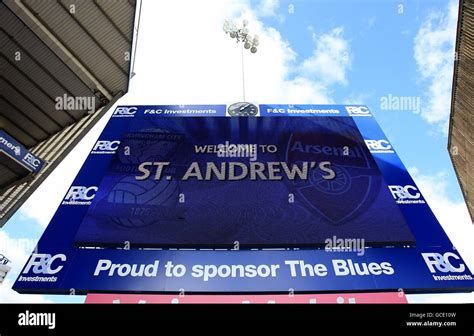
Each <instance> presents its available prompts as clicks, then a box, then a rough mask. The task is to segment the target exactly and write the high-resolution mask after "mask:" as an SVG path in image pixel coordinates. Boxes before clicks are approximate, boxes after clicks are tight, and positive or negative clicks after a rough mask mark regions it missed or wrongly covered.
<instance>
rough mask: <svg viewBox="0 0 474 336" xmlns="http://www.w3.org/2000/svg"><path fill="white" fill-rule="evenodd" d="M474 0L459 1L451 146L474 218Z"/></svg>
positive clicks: (450, 133) (449, 145) (458, 174)
mask: <svg viewBox="0 0 474 336" xmlns="http://www.w3.org/2000/svg"><path fill="white" fill-rule="evenodd" d="M473 128H474V1H473V0H461V1H460V3H459V18H458V31H457V40H456V57H455V63H454V77H453V93H452V100H451V117H450V123H449V142H448V149H449V152H450V156H451V160H452V162H453V165H454V169H455V171H456V175H457V177H458V180H459V183H460V185H461V188H462V190H463V193H464V198H465V200H466V203H467V207H468V209H469V212H470V214H471V218H473V219H474V129H473Z"/></svg>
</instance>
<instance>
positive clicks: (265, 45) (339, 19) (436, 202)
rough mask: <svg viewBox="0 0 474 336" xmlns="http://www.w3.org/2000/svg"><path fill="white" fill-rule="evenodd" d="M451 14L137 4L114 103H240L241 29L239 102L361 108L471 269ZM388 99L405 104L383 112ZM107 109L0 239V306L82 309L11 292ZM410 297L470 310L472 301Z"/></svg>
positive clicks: (300, 4)
mask: <svg viewBox="0 0 474 336" xmlns="http://www.w3.org/2000/svg"><path fill="white" fill-rule="evenodd" d="M457 6H458V4H457V1H448V0H444V1H441V0H419V1H418V0H410V1H408V0H405V1H389V0H359V1H351V0H318V1H314V0H311V1H310V0H298V1H294V0H293V1H283V0H280V1H279V0H255V1H252V0H242V1H237V0H219V1H217V0H214V1H213V0H201V1H192V0H188V1H184V0H172V1H171V0H170V1H168V0H166V1H164V0H158V1H157V0H143V9H142V16H141V25H140V30H139V37H138V48H137V54H136V58H135V66H134V72H135V73H136V75H135V76H134V77H133V78H132V79H131V82H130V91H129V93H128V94H127V95H126V96H125V97H123V98H122V99H120V100H119V102H118V104H120V105H127V104H130V105H139V104H140V105H146V104H150V105H159V104H168V103H169V104H200V103H202V104H222V103H225V104H229V103H233V102H236V101H240V100H242V82H241V66H240V65H241V58H240V57H241V53H240V48H239V46H237V45H236V42H235V40H232V39H230V38H229V37H228V36H227V35H226V34H225V33H224V31H223V30H222V24H223V22H224V20H225V19H227V18H229V19H233V20H234V21H235V22H236V23H237V24H238V25H241V22H242V20H243V19H247V20H248V21H249V27H248V28H249V31H250V34H252V35H254V34H258V35H259V37H260V46H259V51H258V52H257V53H256V54H250V53H248V52H246V53H245V54H244V62H245V79H246V99H247V100H248V101H251V102H254V103H257V104H258V103H269V104H276V103H281V104H290V103H291V104H303V103H312V104H324V103H336V104H364V105H367V106H369V108H370V109H371V111H372V113H373V114H374V115H375V117H376V119H377V121H378V123H379V124H380V126H381V127H382V129H383V130H384V132H385V134H386V135H387V137H388V139H389V140H390V142H391V144H392V145H393V146H394V148H395V149H396V150H397V153H398V155H399V156H400V158H401V160H402V161H403V163H404V164H405V166H406V167H408V169H409V171H410V173H411V175H412V177H413V178H414V180H415V182H416V184H417V185H418V187H419V188H420V190H421V192H422V194H423V195H424V197H425V199H426V200H427V201H428V204H429V205H430V206H431V208H432V210H433V212H434V213H435V215H436V217H437V218H438V220H439V221H440V223H441V225H442V226H443V228H444V229H445V231H446V232H447V234H448V236H449V237H450V239H451V241H452V242H453V244H454V245H455V246H456V248H457V249H458V251H459V252H460V254H461V255H462V256H463V258H464V260H465V261H466V263H467V264H468V266H469V267H470V269H471V270H473V269H474V244H472V241H473V239H474V226H473V225H472V222H471V219H470V217H469V214H468V212H467V208H466V206H465V204H464V201H463V197H462V194H461V192H460V188H459V185H458V183H457V180H456V176H455V173H454V170H453V167H452V164H451V161H450V158H449V155H448V151H447V127H448V120H449V113H450V100H451V84H452V71H453V60H454V47H455V37H456V24H457ZM397 99H405V101H409V102H411V104H408V105H407V106H401V107H398V108H397V106H395V105H394V104H387V101H392V102H394V101H396V100H397ZM112 110H113V108H112V109H111V111H112ZM111 111H109V112H108V113H107V115H106V116H105V117H104V118H102V120H100V122H99V123H98V124H97V125H96V126H95V127H94V128H93V130H92V131H91V132H90V133H89V134H88V135H87V136H86V137H85V138H84V139H83V140H82V141H81V143H80V144H79V145H78V146H77V148H76V149H75V150H74V151H73V152H72V153H70V154H69V155H68V156H67V158H66V159H65V160H64V161H63V162H62V163H61V164H60V165H59V167H58V168H57V169H56V170H55V171H54V172H53V173H52V174H51V175H50V176H49V177H48V179H47V180H46V181H45V182H44V183H43V185H41V186H40V187H39V188H38V189H37V191H36V192H35V193H34V194H33V195H32V197H31V198H30V199H29V200H28V201H27V202H26V203H25V204H24V206H23V207H22V208H21V209H20V211H19V212H17V214H16V215H15V216H14V217H13V218H12V219H11V220H10V222H9V223H8V224H7V225H6V226H5V227H4V229H3V230H2V231H0V247H2V250H4V249H5V251H8V257H9V258H10V259H12V260H14V264H13V269H12V271H11V273H10V275H9V276H8V278H7V279H6V281H5V282H4V283H3V285H0V302H83V301H84V297H74V296H51V295H49V296H48V295H20V294H17V293H16V292H14V291H13V290H12V289H11V286H12V283H13V281H14V279H15V278H16V276H17V275H18V273H19V272H20V270H21V267H22V266H23V265H24V263H25V262H26V259H27V257H28V255H29V253H30V252H31V250H32V249H33V247H34V245H35V244H36V242H37V240H38V239H39V237H40V236H41V234H42V232H43V231H44V229H45V227H46V225H47V224H48V222H49V220H50V219H51V217H52V216H53V215H54V212H55V210H56V208H57V207H58V205H59V204H60V202H61V199H62V198H63V196H64V194H65V193H66V191H67V189H68V188H69V186H70V184H71V182H72V180H73V178H74V177H75V175H76V174H77V172H78V171H79V169H80V167H81V165H82V163H83V162H84V160H85V158H86V157H87V154H88V152H89V151H90V149H91V148H92V146H93V144H94V143H95V140H96V139H97V138H98V136H99V134H100V132H101V130H102V129H103V127H104V126H105V124H106V122H107V119H108V118H109V117H110V114H111ZM4 246H6V248H4ZM407 297H408V300H409V302H474V293H470V294H466V293H462V294H442V295H441V294H438V295H408V296H407Z"/></svg>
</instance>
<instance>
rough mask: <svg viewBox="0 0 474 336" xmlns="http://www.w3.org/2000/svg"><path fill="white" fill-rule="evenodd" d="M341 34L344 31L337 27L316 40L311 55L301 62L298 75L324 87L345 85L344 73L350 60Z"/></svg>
mask: <svg viewBox="0 0 474 336" xmlns="http://www.w3.org/2000/svg"><path fill="white" fill-rule="evenodd" d="M343 33H344V29H343V28H342V27H337V28H334V29H333V30H332V31H331V32H330V33H328V34H324V35H321V36H320V37H319V38H316V47H315V49H314V51H313V54H312V56H311V57H309V58H308V59H306V60H304V61H303V63H302V64H301V66H300V68H299V70H298V71H299V73H301V74H302V75H303V76H305V77H307V78H313V79H314V80H318V81H321V82H322V83H323V84H326V85H332V84H347V78H346V73H347V70H348V69H349V68H350V66H351V59H350V57H349V42H348V41H347V40H345V39H344V38H343ZM313 39H314V36H313Z"/></svg>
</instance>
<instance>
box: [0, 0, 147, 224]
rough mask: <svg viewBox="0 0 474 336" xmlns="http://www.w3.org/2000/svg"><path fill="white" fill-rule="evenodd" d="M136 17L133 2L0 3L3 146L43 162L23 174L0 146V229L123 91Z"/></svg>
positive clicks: (8, 0)
mask: <svg viewBox="0 0 474 336" xmlns="http://www.w3.org/2000/svg"><path fill="white" fill-rule="evenodd" d="M136 12H137V2H136V1H135V0H114V1H107V0H92V1H90V0H57V1H41V0H3V1H2V2H1V3H0V17H1V20H0V68H1V71H0V131H1V135H2V139H4V138H5V139H9V140H8V141H7V140H3V141H4V148H6V150H8V149H9V148H8V146H10V149H11V148H13V149H15V150H16V152H15V153H17V154H19V153H20V149H24V150H26V151H28V153H27V155H29V157H30V158H33V159H34V160H37V161H38V162H39V161H40V160H41V161H42V163H43V164H42V168H41V169H40V170H37V171H34V170H28V169H25V165H24V164H23V165H22V164H19V162H16V161H15V160H14V156H15V155H8V153H6V151H5V150H3V151H2V150H1V148H0V227H2V226H3V225H4V224H5V223H6V222H7V220H8V219H9V218H10V217H11V216H12V215H13V214H14V213H15V211H16V210H18V209H19V208H20V207H21V205H22V204H23V203H24V202H25V200H26V199H28V197H29V196H30V195H31V194H32V193H33V192H34V191H35V189H36V188H37V187H38V186H39V185H40V184H41V183H42V182H43V181H44V180H45V179H46V178H47V176H48V175H49V174H50V173H51V172H52V171H53V170H54V168H55V167H56V166H58V164H59V163H60V162H61V161H62V160H63V158H64V157H65V156H66V155H67V154H68V153H69V152H70V151H71V150H72V149H73V148H74V147H75V146H76V144H77V143H78V142H79V141H80V140H81V139H82V137H83V136H84V135H85V134H86V133H87V132H88V131H89V130H90V129H91V128H92V127H93V125H94V124H95V123H96V122H97V121H98V120H99V119H100V118H101V116H103V115H104V114H105V113H106V112H107V110H108V109H109V108H110V107H111V106H112V105H113V104H114V103H115V102H116V101H117V100H118V99H119V98H120V97H122V96H123V95H124V94H125V93H126V92H127V91H128V85H129V80H130V77H131V73H132V71H131V70H132V69H131V68H132V66H131V64H133V56H134V55H133V50H134V49H135V48H134V36H135V35H136V34H135V33H136V32H137V29H134V27H135V19H136V18H137V22H138V17H139V16H137V17H136V15H135V14H136ZM86 103H87V104H86ZM15 144H16V145H15ZM20 163H21V162H20Z"/></svg>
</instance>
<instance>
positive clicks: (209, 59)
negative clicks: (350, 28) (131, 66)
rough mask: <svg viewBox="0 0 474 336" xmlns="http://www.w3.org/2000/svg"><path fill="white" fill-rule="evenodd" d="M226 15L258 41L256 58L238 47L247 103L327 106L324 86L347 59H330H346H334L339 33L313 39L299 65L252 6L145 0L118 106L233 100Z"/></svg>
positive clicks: (232, 49)
mask: <svg viewBox="0 0 474 336" xmlns="http://www.w3.org/2000/svg"><path fill="white" fill-rule="evenodd" d="M183 7H186V9H187V10H186V11H183V10H182V8H183ZM178 18H179V19H178ZM226 18H233V19H234V20H235V21H236V22H237V23H238V24H240V22H242V20H243V19H244V18H245V19H247V20H248V21H249V22H250V24H249V27H248V28H249V31H250V33H251V34H252V35H254V34H258V35H259V36H260V46H259V51H258V53H257V54H251V53H250V52H248V51H246V50H244V51H245V52H244V58H245V80H246V93H247V97H246V99H247V100H251V101H253V102H257V103H259V102H267V103H271V102H274V103H277V102H279V103H297V102H298V103H329V102H332V99H331V97H330V92H331V87H330V86H331V85H333V84H341V83H342V82H345V81H346V74H345V72H346V71H347V69H348V67H347V62H343V61H338V60H339V59H340V58H341V57H342V56H347V55H345V54H342V53H343V52H344V50H343V49H344V48H345V47H347V45H348V42H347V41H346V40H344V39H343V37H342V28H338V29H335V30H333V31H331V32H330V33H328V34H321V35H320V37H319V40H318V42H317V43H316V46H315V50H316V51H317V53H316V51H315V53H314V55H313V56H312V57H311V58H310V59H308V60H307V61H306V63H305V61H304V60H303V62H302V63H299V62H297V55H296V53H295V51H294V50H293V49H292V48H291V46H290V44H289V42H288V41H286V40H285V39H284V38H283V37H282V36H281V34H280V33H279V32H278V31H277V30H276V29H274V28H272V27H269V26H265V25H264V24H263V23H262V22H261V21H260V20H259V11H258V8H257V9H251V7H250V5H249V2H248V1H241V2H235V1H232V0H224V1H219V2H218V4H216V2H215V1H209V0H207V1H199V2H197V1H183V0H181V1H162V2H158V1H149V2H144V4H143V13H142V26H141V29H140V40H139V50H138V54H137V63H136V66H135V72H136V73H137V75H136V77H134V78H133V81H132V88H131V89H132V90H131V92H130V93H129V94H128V95H127V96H126V97H125V99H126V101H129V102H134V103H136V102H141V103H143V104H145V103H150V104H160V103H171V104H191V103H231V102H235V101H239V100H241V99H242V82H241V80H242V79H241V78H242V73H241V50H240V46H239V45H237V43H236V42H235V40H232V39H230V38H229V37H228V36H227V35H226V34H224V32H223V31H222V29H221V27H222V23H223V21H224V20H225V19H226ZM183 22H184V23H185V24H183ZM319 54H320V55H319ZM333 58H336V59H337V60H336V61H334V60H333ZM302 64H305V65H304V67H302ZM313 67H315V68H313ZM324 67H330V70H327V68H326V69H325V68H324ZM294 69H302V70H303V69H304V70H305V71H297V72H295V71H294Z"/></svg>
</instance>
